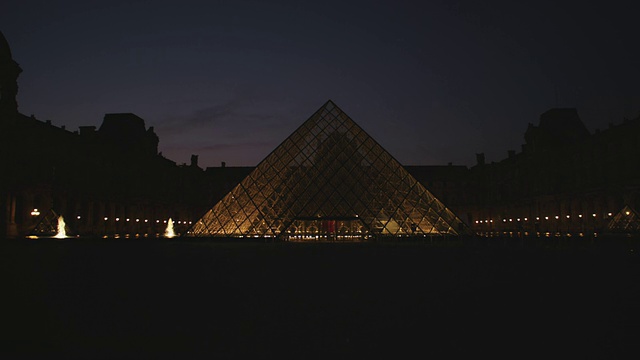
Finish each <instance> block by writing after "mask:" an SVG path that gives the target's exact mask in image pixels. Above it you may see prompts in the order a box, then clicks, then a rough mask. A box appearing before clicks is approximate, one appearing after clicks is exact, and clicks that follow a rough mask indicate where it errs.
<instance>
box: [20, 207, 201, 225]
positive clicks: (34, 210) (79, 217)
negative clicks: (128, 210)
mask: <svg viewBox="0 0 640 360" xmlns="http://www.w3.org/2000/svg"><path fill="white" fill-rule="evenodd" d="M38 215H40V211H38V209H33V210H32V211H31V216H38ZM81 218H82V217H81V216H80V215H78V216H76V219H78V220H80V219H81ZM107 220H109V218H108V217H105V218H104V221H107ZM130 220H131V219H129V218H127V219H125V221H130ZM116 221H120V218H119V217H117V218H116ZM136 222H140V219H136ZM144 222H145V223H148V222H149V220H148V219H144ZM158 223H160V220H156V224H158ZM163 223H165V224H166V223H167V220H164V221H163ZM177 223H178V224H185V225H187V224H189V225H191V221H189V222H187V221H186V220H185V221H182V220H178V221H177Z"/></svg>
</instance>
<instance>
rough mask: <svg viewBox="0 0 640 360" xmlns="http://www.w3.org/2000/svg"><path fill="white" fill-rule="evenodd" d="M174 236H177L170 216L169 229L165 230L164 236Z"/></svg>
mask: <svg viewBox="0 0 640 360" xmlns="http://www.w3.org/2000/svg"><path fill="white" fill-rule="evenodd" d="M174 236H176V233H175V232H173V220H171V218H169V221H167V229H166V230H165V231H164V237H168V238H172V237H174Z"/></svg>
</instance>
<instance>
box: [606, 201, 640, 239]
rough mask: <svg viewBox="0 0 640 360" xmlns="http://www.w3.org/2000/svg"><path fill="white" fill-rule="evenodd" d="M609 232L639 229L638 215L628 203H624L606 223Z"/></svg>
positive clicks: (634, 231) (627, 231) (633, 231)
mask: <svg viewBox="0 0 640 360" xmlns="http://www.w3.org/2000/svg"><path fill="white" fill-rule="evenodd" d="M607 230H609V231H611V232H623V233H637V232H639V231H640V216H639V215H638V213H637V212H636V211H635V210H633V209H632V208H631V207H630V206H629V205H625V207H623V208H622V210H620V211H619V212H618V213H617V214H616V215H615V216H614V217H613V219H611V221H610V222H609V224H608V225H607Z"/></svg>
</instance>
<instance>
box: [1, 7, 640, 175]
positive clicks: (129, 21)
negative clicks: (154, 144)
mask: <svg viewBox="0 0 640 360" xmlns="http://www.w3.org/2000/svg"><path fill="white" fill-rule="evenodd" d="M591 3H594V4H591ZM631 4H633V2H630V1H629V2H627V4H626V5H623V4H620V5H618V4H617V3H616V2H612V1H607V2H601V3H600V4H595V2H584V1H581V2H575V3H573V4H570V3H567V2H562V1H524V2H523V1H515V2H512V1H504V2H494V1H481V2H480V1H423V2H422V1H421V2H418V1H397V0H396V1H362V2H356V1H315V2H307V1H238V0H236V1H190V0H183V1H110V2H93V1H73V2H71V1H68V2H67V1H29V0H22V1H12V0H10V3H9V4H6V3H5V4H3V5H2V6H1V7H0V8H1V9H0V30H1V31H2V32H3V33H4V35H5V37H6V38H7V40H8V41H9V44H10V45H11V48H12V52H13V57H14V59H15V60H16V61H17V62H18V63H19V64H20V66H21V67H22V68H23V70H24V72H23V73H22V74H21V76H20V78H19V86H20V91H19V93H18V102H19V111H20V112H22V113H23V114H26V115H31V114H34V115H35V116H36V118H38V119H40V120H47V119H49V120H51V121H52V123H53V124H54V125H57V126H60V125H66V127H67V129H69V130H77V128H78V126H81V125H95V126H99V125H100V123H101V122H102V118H103V116H104V114H105V113H118V112H132V113H135V114H137V115H138V116H140V117H142V118H143V119H145V122H146V124H147V126H153V127H154V128H155V130H156V132H157V134H158V136H159V137H160V145H159V150H160V151H162V153H163V154H164V155H165V156H166V157H168V158H169V159H171V160H174V161H176V162H178V163H185V162H188V161H189V157H190V155H191V154H199V155H200V165H201V166H219V164H220V162H221V161H226V162H227V165H228V166H241V165H250V166H252V165H256V164H257V163H258V162H259V161H260V160H262V159H263V158H264V157H265V156H266V155H267V154H268V153H269V152H270V151H271V150H273V148H275V147H276V146H277V145H278V144H279V143H280V142H282V140H284V139H285V138H286V137H287V136H288V135H289V134H290V133H291V132H292V131H293V130H295V129H296V128H297V127H298V126H299V125H300V124H301V123H302V122H303V121H304V120H306V119H307V118H308V117H309V116H310V115H311V114H312V113H313V112H315V111H316V110H317V109H318V108H319V107H320V106H321V105H322V104H324V103H325V102H326V101H327V100H328V99H332V100H333V101H334V102H335V103H336V104H337V105H338V106H340V107H341V108H342V109H343V110H344V111H345V112H346V113H347V114H348V115H349V116H351V118H352V119H353V120H354V121H355V122H356V123H358V124H359V125H360V126H362V127H363V128H364V129H365V130H366V131H367V132H368V133H369V134H370V135H372V136H373V137H374V138H375V139H376V140H377V141H378V142H379V143H380V144H381V145H382V146H383V147H385V148H386V149H387V150H388V151H389V152H390V153H391V154H392V155H393V156H395V157H396V158H397V159H398V160H399V161H400V162H401V163H403V164H405V165H442V164H446V163H448V162H452V163H453V164H458V165H468V166H471V165H473V164H474V163H475V153H478V152H484V153H485V154H486V156H487V161H489V162H490V161H498V160H501V159H503V158H505V157H506V155H507V150H510V149H513V150H517V151H519V150H520V145H521V144H522V143H523V142H524V139H523V134H524V131H525V130H526V128H527V124H528V123H534V124H537V123H538V118H539V115H540V114H541V113H542V112H544V111H546V110H548V109H549V108H552V107H554V106H560V107H576V108H577V109H578V113H579V115H580V116H581V118H582V119H583V121H584V122H585V124H586V125H587V128H588V129H589V130H590V131H592V132H593V131H594V130H595V129H596V128H600V129H604V128H606V127H607V126H608V124H609V123H620V122H622V120H623V118H624V117H627V118H635V117H636V116H638V115H639V114H640V87H639V84H640V81H639V80H640V67H639V66H638V64H639V63H640V61H639V60H638V53H639V51H638V49H639V47H638V35H639V34H640V30H639V29H640V27H639V22H638V17H637V14H638V12H637V10H638V9H637V5H631Z"/></svg>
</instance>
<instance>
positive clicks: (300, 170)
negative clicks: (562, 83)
mask: <svg viewBox="0 0 640 360" xmlns="http://www.w3.org/2000/svg"><path fill="white" fill-rule="evenodd" d="M467 230H468V229H467V227H466V226H465V225H464V223H463V222H462V221H461V220H460V219H459V218H458V217H457V216H456V215H455V214H453V213H452V212H451V211H450V210H449V209H447V208H446V206H444V204H442V203H441V202H440V201H438V199H436V198H435V197H434V196H433V195H432V194H431V193H430V192H429V191H428V190H427V189H425V188H424V186H422V184H420V183H419V182H418V181H416V180H415V179H414V178H413V176H411V175H410V174H409V173H408V172H407V171H406V170H405V169H404V168H403V167H402V165H400V163H398V161H396V160H395V159H394V158H393V156H391V155H390V154H389V153H388V152H387V151H386V150H384V149H383V148H382V147H381V146H380V145H379V144H378V143H377V142H376V141H375V140H373V139H372V138H371V137H370V136H369V135H368V134H367V133H366V132H365V131H364V130H363V129H362V128H360V127H359V126H358V125H357V124H356V123H355V122H354V121H353V120H352V119H351V118H350V117H349V116H347V114H345V113H344V112H343V111H342V110H340V108H338V107H337V106H336V105H335V104H334V103H333V102H331V101H328V102H327V103H326V104H324V105H323V106H322V107H321V108H320V109H319V110H318V111H316V113H314V114H313V115H312V116H311V117H310V118H309V119H308V120H307V121H306V122H304V123H303V124H302V125H301V126H300V127H299V128H298V129H297V130H296V131H295V132H294V133H293V134H291V135H290V136H289V137H288V138H287V139H285V140H284V141H283V142H282V144H280V145H279V146H278V147H277V148H276V149H274V150H273V151H272V152H271V154H269V155H268V156H267V157H266V158H265V159H264V160H263V161H262V162H260V164H258V166H257V167H256V168H255V169H254V171H253V172H252V173H251V174H249V175H248V176H247V178H246V179H244V180H243V181H242V182H241V183H240V184H238V185H237V186H236V187H235V188H234V189H233V190H232V191H231V192H229V194H227V195H226V196H225V197H224V198H223V199H222V200H220V201H219V202H218V203H217V204H215V205H214V206H213V208H212V209H211V210H209V211H208V212H207V213H206V214H205V215H204V216H203V217H202V218H201V219H200V220H199V221H197V222H196V223H195V225H194V226H193V227H192V228H191V229H190V230H189V232H188V233H187V235H189V236H227V237H256V236H277V237H280V238H282V239H283V240H290V241H327V240H330V241H357V240H362V239H367V238H370V237H375V236H385V235H386V236H398V235H402V236H404V235H425V234H438V235H458V234H459V233H460V232H466V231H467Z"/></svg>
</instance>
